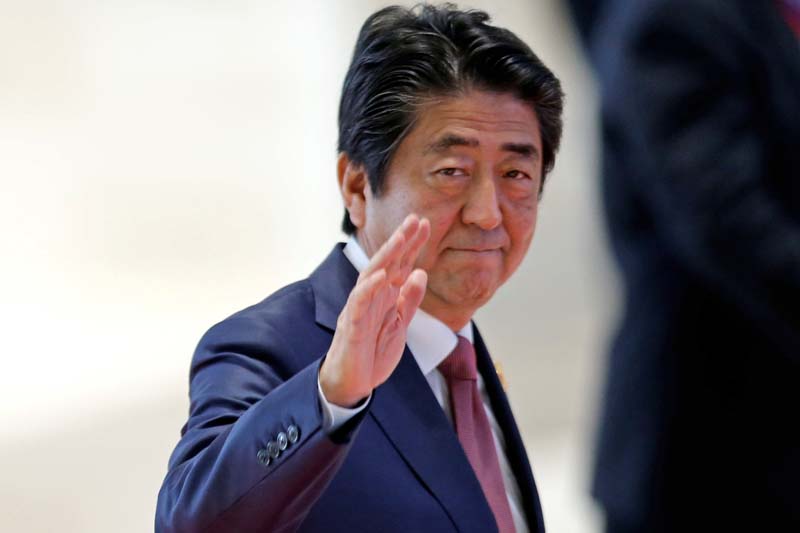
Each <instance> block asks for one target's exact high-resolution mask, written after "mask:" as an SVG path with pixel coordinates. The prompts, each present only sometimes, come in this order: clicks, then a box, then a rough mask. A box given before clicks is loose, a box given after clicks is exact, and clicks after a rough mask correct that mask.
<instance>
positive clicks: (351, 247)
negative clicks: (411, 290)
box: [344, 235, 473, 375]
mask: <svg viewBox="0 0 800 533" xmlns="http://www.w3.org/2000/svg"><path fill="white" fill-rule="evenodd" d="M344 255H345V257H347V259H348V260H349V261H350V262H351V263H352V264H353V266H354V267H355V268H356V270H358V271H359V272H361V271H362V270H364V269H365V268H366V267H367V265H368V264H369V258H368V257H367V254H366V253H365V252H364V249H363V248H361V245H360V244H358V240H357V239H356V237H355V235H351V236H350V238H349V239H348V240H347V244H346V245H345V247H344ZM407 333H408V335H407V337H406V343H407V344H408V349H409V350H411V354H412V355H413V356H414V359H416V361H417V365H418V366H419V369H420V370H421V371H422V373H423V374H425V375H427V374H429V373H430V372H432V371H433V370H434V369H435V368H436V367H437V366H439V363H441V362H442V361H444V359H445V357H447V356H448V355H450V352H452V351H453V349H454V348H455V347H456V345H457V344H458V337H457V336H456V335H460V336H462V337H464V338H466V339H467V340H468V341H469V342H470V343H471V342H473V331H472V321H471V320H470V321H469V322H467V325H466V326H464V327H463V328H461V330H460V331H458V333H457V334H456V333H454V332H453V331H452V330H451V329H450V328H449V327H447V325H446V324H445V323H444V322H442V321H441V320H439V319H438V318H436V317H435V316H433V315H431V314H428V313H426V312H425V311H423V310H422V309H417V312H416V313H415V314H414V318H412V319H411V323H410V324H409V325H408V332H407Z"/></svg>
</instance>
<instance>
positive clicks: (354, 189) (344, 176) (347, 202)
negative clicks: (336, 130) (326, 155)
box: [336, 152, 369, 229]
mask: <svg viewBox="0 0 800 533" xmlns="http://www.w3.org/2000/svg"><path fill="white" fill-rule="evenodd" d="M336 173H337V177H338V179H339V192H340V193H341V194H342V200H344V207H345V209H347V212H348V213H349V214H350V221H351V222H352V223H353V225H354V226H355V227H357V228H358V229H363V228H364V224H365V223H366V195H367V194H369V191H368V190H367V189H368V188H369V180H367V173H366V172H365V171H364V166H363V165H360V164H356V163H353V162H352V161H350V158H349V157H348V155H347V154H346V153H344V152H342V153H341V154H339V160H338V161H337V164H336Z"/></svg>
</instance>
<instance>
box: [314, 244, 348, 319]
mask: <svg viewBox="0 0 800 533" xmlns="http://www.w3.org/2000/svg"><path fill="white" fill-rule="evenodd" d="M343 248H344V243H337V244H336V246H334V248H333V250H332V251H331V253H330V254H328V257H326V258H325V260H324V261H323V262H322V264H321V265H319V266H318V267H317V269H316V270H314V272H312V273H311V276H309V282H310V283H311V289H312V290H313V291H314V304H315V305H314V320H316V322H317V324H319V325H320V326H323V327H325V328H327V329H329V330H331V331H334V330H335V329H336V321H337V319H338V318H339V314H340V313H341V312H342V308H343V307H344V304H345V303H347V297H348V296H349V295H350V291H351V290H352V289H353V287H354V286H355V284H356V280H357V279H358V271H356V269H355V268H354V267H353V265H352V264H350V261H348V260H347V258H346V257H345V256H344V253H342V249H343Z"/></svg>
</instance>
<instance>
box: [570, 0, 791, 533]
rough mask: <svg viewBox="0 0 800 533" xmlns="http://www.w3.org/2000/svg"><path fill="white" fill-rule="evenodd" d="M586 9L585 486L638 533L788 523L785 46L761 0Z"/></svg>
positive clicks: (781, 26)
mask: <svg viewBox="0 0 800 533" xmlns="http://www.w3.org/2000/svg"><path fill="white" fill-rule="evenodd" d="M576 3H579V2H576ZM594 3H597V2H594ZM606 4H608V5H604V6H602V9H601V8H597V9H596V10H595V11H594V13H598V14H600V19H598V20H597V21H596V22H597V23H598V24H599V26H598V27H597V28H595V29H594V30H593V31H591V33H590V34H589V32H588V29H587V34H589V47H590V50H591V52H592V58H593V60H594V65H595V67H596V69H597V73H598V77H599V81H600V82H601V88H602V119H603V143H604V147H603V148H604V151H603V156H604V162H603V194H604V200H605V205H606V213H607V216H608V222H609V234H610V238H611V242H612V244H613V249H614V253H615V256H616V259H617V262H618V265H619V267H620V269H621V272H622V275H623V281H624V289H625V301H624V308H623V313H622V320H621V323H620V326H619V330H618V332H617V334H616V336H615V338H614V340H613V343H612V345H611V354H610V364H609V373H608V380H607V384H606V388H605V395H604V398H603V400H604V402H603V409H602V418H601V423H600V432H599V439H598V450H597V462H596V474H595V479H594V486H593V491H594V494H595V496H596V497H597V498H598V499H599V501H600V502H601V503H602V505H603V506H604V508H605V510H606V511H607V513H608V515H609V517H610V518H611V519H612V520H614V521H619V522H623V523H629V524H643V523H647V524H650V525H649V526H646V527H645V528H644V529H643V530H646V531H685V530H687V527H688V526H687V524H692V526H691V527H689V529H690V530H698V531H744V530H747V531H800V431H798V423H797V420H798V411H800V387H798V383H800V46H798V41H797V38H796V36H795V35H793V34H792V32H791V31H790V29H789V27H788V26H787V24H786V23H785V21H784V20H782V17H781V16H780V13H779V11H778V10H777V9H776V5H777V2H776V1H773V0H640V1H637V2H629V1H627V0H615V1H611V2H606ZM652 524H658V526H657V527H656V526H653V525H652ZM692 528H694V529H692Z"/></svg>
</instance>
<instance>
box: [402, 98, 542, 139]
mask: <svg viewBox="0 0 800 533" xmlns="http://www.w3.org/2000/svg"><path fill="white" fill-rule="evenodd" d="M451 135H457V136H459V137H463V138H466V139H471V140H474V141H477V143H470V144H469V145H470V146H477V145H480V146H481V147H484V146H487V145H489V146H491V145H493V144H502V143H507V142H514V143H529V144H533V145H534V146H536V147H537V148H539V147H540V146H541V136H540V132H539V121H538V118H537V116H536V113H535V111H534V110H533V108H532V106H531V105H530V104H529V103H528V102H525V101H524V100H521V99H519V98H517V97H515V96H514V95H512V94H508V93H494V92H484V91H472V92H469V93H467V94H465V95H459V96H450V97H443V98H437V99H433V100H431V101H430V102H428V103H426V104H425V105H423V106H422V107H421V109H420V110H419V111H418V115H417V120H416V123H415V125H414V128H413V129H412V131H411V132H410V133H409V135H408V138H407V140H408V141H409V143H410V144H427V145H430V144H431V143H435V142H436V140H437V139H440V138H443V137H446V136H451Z"/></svg>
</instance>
